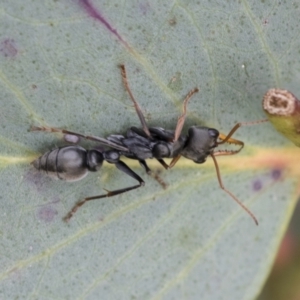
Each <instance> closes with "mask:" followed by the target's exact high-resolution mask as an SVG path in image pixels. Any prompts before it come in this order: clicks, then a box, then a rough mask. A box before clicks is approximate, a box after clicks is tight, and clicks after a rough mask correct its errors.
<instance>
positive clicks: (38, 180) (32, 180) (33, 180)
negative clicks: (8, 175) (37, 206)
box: [24, 169, 51, 192]
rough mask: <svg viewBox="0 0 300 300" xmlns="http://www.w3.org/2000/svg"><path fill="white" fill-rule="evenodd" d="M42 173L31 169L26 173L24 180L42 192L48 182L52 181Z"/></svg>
mask: <svg viewBox="0 0 300 300" xmlns="http://www.w3.org/2000/svg"><path fill="white" fill-rule="evenodd" d="M42 175H43V174H41V172H39V171H38V170H35V169H31V170H29V171H28V172H27V173H26V174H25V177H24V180H25V181H26V183H28V184H29V185H31V186H32V187H34V188H36V190H37V191H38V192H41V191H42V190H43V189H44V188H45V187H46V186H47V183H49V182H51V178H50V177H48V176H42Z"/></svg>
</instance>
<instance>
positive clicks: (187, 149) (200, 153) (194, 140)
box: [182, 126, 219, 164]
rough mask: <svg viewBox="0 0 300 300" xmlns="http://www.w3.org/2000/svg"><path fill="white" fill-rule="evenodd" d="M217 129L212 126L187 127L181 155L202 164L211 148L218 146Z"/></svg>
mask: <svg viewBox="0 0 300 300" xmlns="http://www.w3.org/2000/svg"><path fill="white" fill-rule="evenodd" d="M218 137H219V131H218V130H216V129H213V128H208V127H202V126H192V127H190V128H189V131H188V137H187V141H186V144H185V146H184V149H183V150H182V155H183V156H184V157H186V158H188V159H191V160H193V161H194V162H195V163H197V164H202V163H204V162H205V161H206V158H207V156H208V155H210V153H211V152H212V150H213V149H214V148H215V147H217V146H218V143H217V139H218Z"/></svg>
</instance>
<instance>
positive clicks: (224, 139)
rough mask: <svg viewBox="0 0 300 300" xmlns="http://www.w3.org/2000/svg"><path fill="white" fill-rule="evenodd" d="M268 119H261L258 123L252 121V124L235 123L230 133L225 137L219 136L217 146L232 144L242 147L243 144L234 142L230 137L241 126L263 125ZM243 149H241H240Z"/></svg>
mask: <svg viewBox="0 0 300 300" xmlns="http://www.w3.org/2000/svg"><path fill="white" fill-rule="evenodd" d="M267 121H268V119H263V120H258V121H253V122H240V123H237V124H235V125H234V126H233V128H232V129H231V130H230V132H229V133H228V134H227V136H224V135H221V137H220V138H221V139H222V141H221V142H218V145H221V144H224V143H232V144H236V145H242V146H244V143H243V142H241V141H239V140H235V139H232V138H231V137H232V135H233V134H234V133H235V132H236V131H237V130H238V129H239V128H240V127H241V126H249V125H255V124H260V123H264V122H267ZM242 148H243V147H242Z"/></svg>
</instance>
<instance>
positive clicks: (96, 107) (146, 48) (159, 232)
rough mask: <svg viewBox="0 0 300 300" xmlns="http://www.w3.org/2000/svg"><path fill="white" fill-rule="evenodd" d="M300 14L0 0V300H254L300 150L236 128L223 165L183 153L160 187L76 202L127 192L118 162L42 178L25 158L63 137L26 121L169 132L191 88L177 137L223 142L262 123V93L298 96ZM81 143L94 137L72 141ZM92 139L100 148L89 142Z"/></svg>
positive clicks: (252, 7)
mask: <svg viewBox="0 0 300 300" xmlns="http://www.w3.org/2000/svg"><path fill="white" fill-rule="evenodd" d="M299 13H300V11H299V5H298V3H297V2H292V1H289V2H287V3H284V4H283V2H274V3H273V2H272V3H270V2H268V1H261V2H258V1H250V2H249V1H248V2H246V1H240V2H236V1H231V2H230V1H227V2H224V1H217V0H215V1H201V2H199V1H198V2H196V1H195V2H192V1H185V2H184V1H183V2H180V1H179V2H178V1H177V2H166V1H165V2H164V3H162V2H161V1H156V2H155V1H149V2H147V1H145V2H143V1H139V2H137V1H123V2H121V3H120V2H119V1H107V2H104V1H99V0H98V1H97V0H95V1H91V0H90V1H88V0H85V1H83V0H81V1H80V0H78V1H30V0H22V1H13V2H12V1H10V2H8V1H5V2H4V3H2V4H1V5H0V14H1V17H0V85H1V88H0V93H1V96H0V99H1V100H0V101H1V110H0V116H1V126H0V141H1V153H0V167H1V168H0V170H1V172H0V178H1V179H0V184H1V196H0V198H1V221H0V223H1V225H0V228H1V235H0V236H1V240H0V252H1V263H0V264H1V273H0V279H1V288H0V298H3V299H14V298H26V299H199V296H200V297H201V299H254V298H255V297H256V296H257V295H258V293H259V292H260V289H261V287H262V285H263V283H264V281H265V279H266V276H267V275H268V272H269V270H270V268H271V265H272V261H273V259H274V256H275V253H276V250H277V247H278V245H279V243H280V239H281V237H282V235H283V233H284V231H285V228H286V226H287V224H288V222H289V218H290V216H291V214H292V211H293V208H294V205H295V203H296V198H297V196H298V194H299V189H297V182H298V180H297V179H298V178H299V168H298V167H297V166H298V165H297V164H298V162H299V150H298V149H297V148H292V146H291V144H288V141H286V140H285V139H284V137H281V136H280V135H278V134H277V132H276V131H275V130H274V129H273V128H272V126H271V125H270V124H268V123H263V124H260V125H256V126H250V127H243V128H241V129H239V130H238V132H237V133H236V134H235V135H234V138H237V139H240V140H242V141H244V142H245V148H244V150H243V151H242V152H241V153H240V154H238V155H234V156H231V157H229V156H224V157H218V162H219V165H220V170H221V174H222V178H223V182H224V185H225V187H226V188H227V189H229V190H230V191H231V192H232V193H233V194H234V195H236V196H237V197H238V198H239V199H240V200H241V201H242V202H243V203H244V204H245V205H246V206H247V207H249V209H250V210H251V211H252V212H253V213H254V214H255V216H256V217H257V218H258V220H259V226H258V227H257V226H255V225H254V222H253V221H252V219H251V218H250V217H249V215H248V214H246V213H245V211H244V210H242V209H241V207H240V206H238V205H237V204H236V203H235V202H234V201H232V199H231V198H230V197H229V196H228V194H226V193H225V192H224V191H222V190H221V189H220V187H219V185H218V181H217V178H216V172H215V169H214V166H213V163H212V161H211V159H210V158H209V159H208V161H207V162H206V163H205V164H203V165H196V164H193V163H191V162H188V161H186V160H185V159H181V160H180V161H179V162H178V164H177V165H176V167H175V168H174V169H172V170H170V171H168V172H167V171H164V170H162V169H161V167H160V166H159V165H158V164H156V163H155V162H149V166H150V167H151V168H152V169H153V170H155V171H158V170H159V171H160V172H161V173H160V176H161V177H162V178H163V179H164V180H165V182H166V183H168V188H167V189H166V190H163V189H162V188H161V186H160V185H159V184H158V183H157V182H156V181H155V180H153V179H152V178H151V177H149V176H147V175H146V174H145V173H144V171H143V170H142V169H141V168H140V167H139V166H138V164H137V163H136V162H132V161H129V160H126V163H128V164H129V166H130V167H132V168H133V170H134V171H135V172H137V173H138V174H139V175H140V176H142V177H143V178H144V179H145V181H146V186H145V187H143V188H140V189H138V190H135V191H132V192H128V193H126V194H124V195H120V196H116V197H113V198H110V199H104V200H103V199H102V200H96V201H94V202H90V203H87V204H85V205H84V206H83V207H82V208H81V209H79V210H78V212H77V213H76V214H75V215H74V217H73V218H72V219H71V220H70V222H69V223H68V224H66V223H64V222H63V221H62V218H63V217H64V216H65V215H66V214H67V213H68V212H69V211H70V209H71V208H72V207H73V206H74V204H75V203H76V202H77V201H78V200H80V199H83V198H84V197H86V196H93V195H97V194H101V193H102V192H103V188H107V189H109V190H113V189H117V188H122V187H126V186H130V185H133V184H135V182H134V180H132V179H131V178H129V177H128V176H125V175H124V174H123V173H121V172H119V171H118V170H117V169H115V168H114V167H113V166H111V165H109V164H104V165H103V168H102V169H101V170H100V172H98V173H95V174H90V175H89V176H88V177H86V178H85V179H83V180H82V181H79V182H75V183H65V182H61V181H55V180H52V179H50V178H48V177H46V176H44V175H41V174H40V173H38V172H37V171H36V170H34V168H33V166H32V165H30V162H31V161H33V160H34V159H35V158H37V157H38V156H39V155H41V154H43V153H44V152H46V151H48V150H49V149H53V148H55V147H57V146H61V145H64V144H66V143H65V142H64V141H63V137H62V136H61V135H58V134H50V133H46V132H29V131H28V130H29V128H30V127H31V126H32V125H36V126H53V127H60V128H67V129H69V130H73V131H76V132H80V133H86V134H93V135H97V136H100V137H106V136H107V135H109V134H113V133H116V134H119V133H120V134H121V133H122V134H124V133H125V132H126V129H127V128H129V127H130V126H139V120H138V117H137V115H136V113H135V110H134V108H133V106H132V103H131V101H130V98H129V96H128V94H127V93H126V91H125V90H124V87H123V85H122V80H121V75H120V70H119V68H118V65H119V64H125V65H126V68H127V75H128V80H129V85H130V87H131V90H132V92H133V94H134V96H135V98H136V99H137V100H138V102H139V104H140V105H141V107H142V109H143V112H144V114H145V117H146V120H147V122H148V124H149V125H150V126H161V127H164V128H170V129H172V128H175V126H176V122H177V118H178V116H179V115H180V113H181V109H182V101H183V99H184V97H185V96H186V95H187V93H188V92H189V91H190V90H191V89H193V88H195V87H198V88H199V89H200V92H199V93H198V94H196V95H195V96H193V98H192V99H191V101H190V103H189V106H188V119H187V121H186V124H185V125H186V126H185V130H186V129H187V128H188V127H189V126H191V125H193V124H198V125H199V124H200V125H206V126H211V127H213V128H216V129H218V130H220V131H221V132H222V133H224V134H227V133H228V132H229V131H230V129H231V128H232V127H233V126H234V124H235V123H237V122H243V121H254V120H259V119H263V118H264V112H263V110H262V104H261V101H262V97H263V95H264V93H265V92H266V91H267V90H268V89H269V88H272V87H280V88H284V89H287V90H290V91H293V92H294V93H295V94H299V78H300V63H299V59H298V56H299V46H300V38H299V32H300V28H299V26H300V25H299V22H298V19H299ZM82 143H83V145H84V146H86V147H95V144H92V143H86V142H84V141H82ZM96 146H97V145H96Z"/></svg>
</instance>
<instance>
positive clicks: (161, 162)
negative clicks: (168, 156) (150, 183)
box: [156, 158, 170, 170]
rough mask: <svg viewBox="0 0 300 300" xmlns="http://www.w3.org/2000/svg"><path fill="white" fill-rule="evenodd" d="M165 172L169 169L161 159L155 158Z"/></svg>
mask: <svg viewBox="0 0 300 300" xmlns="http://www.w3.org/2000/svg"><path fill="white" fill-rule="evenodd" d="M156 160H157V161H158V162H159V163H160V164H161V165H162V166H163V167H164V168H165V169H166V170H168V169H169V168H170V167H169V166H168V164H167V163H166V162H165V161H164V160H163V159H162V158H157V159H156Z"/></svg>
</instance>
